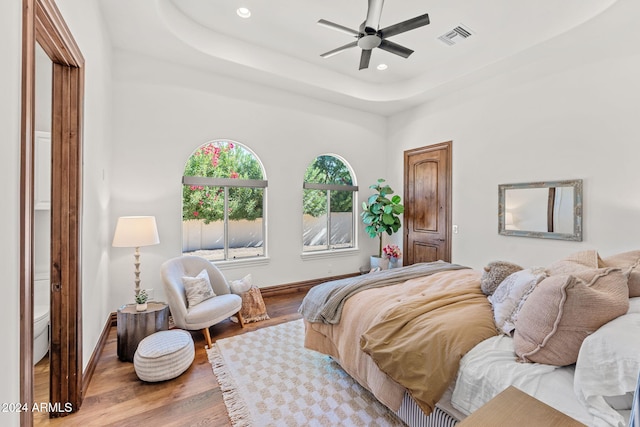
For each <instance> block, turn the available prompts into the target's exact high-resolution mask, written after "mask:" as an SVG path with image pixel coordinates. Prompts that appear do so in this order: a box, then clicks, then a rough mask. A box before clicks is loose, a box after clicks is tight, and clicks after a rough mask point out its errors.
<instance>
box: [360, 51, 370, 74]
mask: <svg viewBox="0 0 640 427" xmlns="http://www.w3.org/2000/svg"><path fill="white" fill-rule="evenodd" d="M369 61H371V49H362V55H360V68H358V69H359V70H364V69H365V68H369Z"/></svg>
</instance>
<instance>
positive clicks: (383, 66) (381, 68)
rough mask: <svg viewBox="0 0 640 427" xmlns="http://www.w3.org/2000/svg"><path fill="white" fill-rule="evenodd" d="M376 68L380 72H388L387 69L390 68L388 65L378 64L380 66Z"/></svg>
mask: <svg viewBox="0 0 640 427" xmlns="http://www.w3.org/2000/svg"><path fill="white" fill-rule="evenodd" d="M376 68H377V69H378V70H380V71H384V70H386V69H387V68H389V67H388V66H387V64H378V66H377V67H376Z"/></svg>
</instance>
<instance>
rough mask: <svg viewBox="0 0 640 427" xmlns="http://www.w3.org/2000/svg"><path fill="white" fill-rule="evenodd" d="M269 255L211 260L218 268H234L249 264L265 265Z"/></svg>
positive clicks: (267, 262)
mask: <svg viewBox="0 0 640 427" xmlns="http://www.w3.org/2000/svg"><path fill="white" fill-rule="evenodd" d="M269 261H270V258H269V257H255V258H240V259H230V260H225V261H211V263H212V264H214V265H215V266H216V267H218V268H219V269H220V270H222V271H224V270H234V269H236V268H245V267H247V266H250V265H252V266H253V265H267V264H269Z"/></svg>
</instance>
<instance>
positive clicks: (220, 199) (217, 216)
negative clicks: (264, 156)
mask: <svg viewBox="0 0 640 427" xmlns="http://www.w3.org/2000/svg"><path fill="white" fill-rule="evenodd" d="M184 175H185V176H201V177H208V178H230V179H249V180H252V179H253V180H259V179H262V169H261V167H260V164H259V163H258V161H257V159H256V158H255V157H254V156H253V154H251V153H250V152H249V151H247V150H246V149H244V148H243V147H241V146H240V145H238V144H234V143H233V142H230V141H217V142H210V143H208V144H205V145H203V146H202V147H200V148H198V149H197V150H196V152H195V153H194V154H193V155H192V156H191V157H190V158H189V160H188V161H187V164H186V165H185V170H184ZM263 191H264V190H263V189H261V188H247V187H233V186H230V188H229V191H228V196H229V199H228V200H227V207H228V211H227V214H228V217H229V219H230V220H232V221H233V220H241V219H246V220H249V221H254V220H256V219H257V218H262V195H263ZM224 216H225V215H224V187H208V186H203V185H185V186H183V190H182V220H183V221H187V220H191V219H195V220H202V221H204V223H205V224H209V223H210V222H212V221H222V220H224Z"/></svg>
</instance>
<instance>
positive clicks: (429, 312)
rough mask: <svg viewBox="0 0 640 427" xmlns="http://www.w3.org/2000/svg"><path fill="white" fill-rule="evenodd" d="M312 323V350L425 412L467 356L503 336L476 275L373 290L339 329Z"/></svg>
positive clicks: (354, 304)
mask: <svg viewBox="0 0 640 427" xmlns="http://www.w3.org/2000/svg"><path fill="white" fill-rule="evenodd" d="M305 325H306V329H307V333H306V336H305V346H306V347H307V348H310V349H313V350H316V351H319V352H322V353H325V354H328V355H330V356H332V357H333V358H334V359H336V360H337V361H338V362H339V363H340V365H341V366H342V367H343V368H344V369H345V371H347V373H349V374H350V375H351V376H352V377H354V378H355V379H356V380H357V381H358V382H359V383H360V384H362V385H363V386H364V387H366V388H367V389H369V390H370V391H371V392H372V393H373V394H374V395H375V396H376V398H377V399H378V400H380V401H381V402H382V403H383V404H385V405H386V406H387V407H389V408H390V409H392V410H394V411H397V410H398V409H399V407H400V403H401V401H402V398H403V395H404V392H405V390H406V391H408V392H409V393H410V394H411V396H412V397H413V398H414V400H415V401H416V402H417V403H418V405H420V407H421V408H422V410H423V411H424V412H425V413H426V414H429V413H431V411H432V410H433V407H434V405H435V403H436V402H437V401H438V400H439V399H440V397H441V396H442V394H443V393H444V391H445V390H446V389H447V387H448V386H449V384H450V383H451V382H452V381H453V380H454V379H455V376H456V373H457V370H458V366H459V361H460V359H461V358H462V356H463V355H464V354H465V353H466V352H467V351H469V350H470V349H471V348H472V347H473V346H475V345H476V344H477V343H479V342H480V341H483V340H484V339H486V338H489V337H491V336H493V335H495V334H496V328H495V324H494V321H493V315H492V311H491V306H490V304H489V302H488V300H487V298H486V296H485V295H483V294H482V291H481V290H480V273H479V272H477V271H474V270H456V271H446V272H442V273H437V274H434V275H432V276H428V277H421V278H416V279H411V280H408V281H406V282H404V283H402V284H399V285H393V286H388V287H384V288H377V289H370V290H366V291H363V292H361V293H359V294H356V295H354V296H352V297H351V298H349V299H348V300H347V302H346V304H345V306H344V310H343V313H342V319H341V321H340V323H339V324H337V325H327V324H323V323H309V322H306V321H305ZM361 346H362V349H361ZM363 350H364V351H363Z"/></svg>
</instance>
